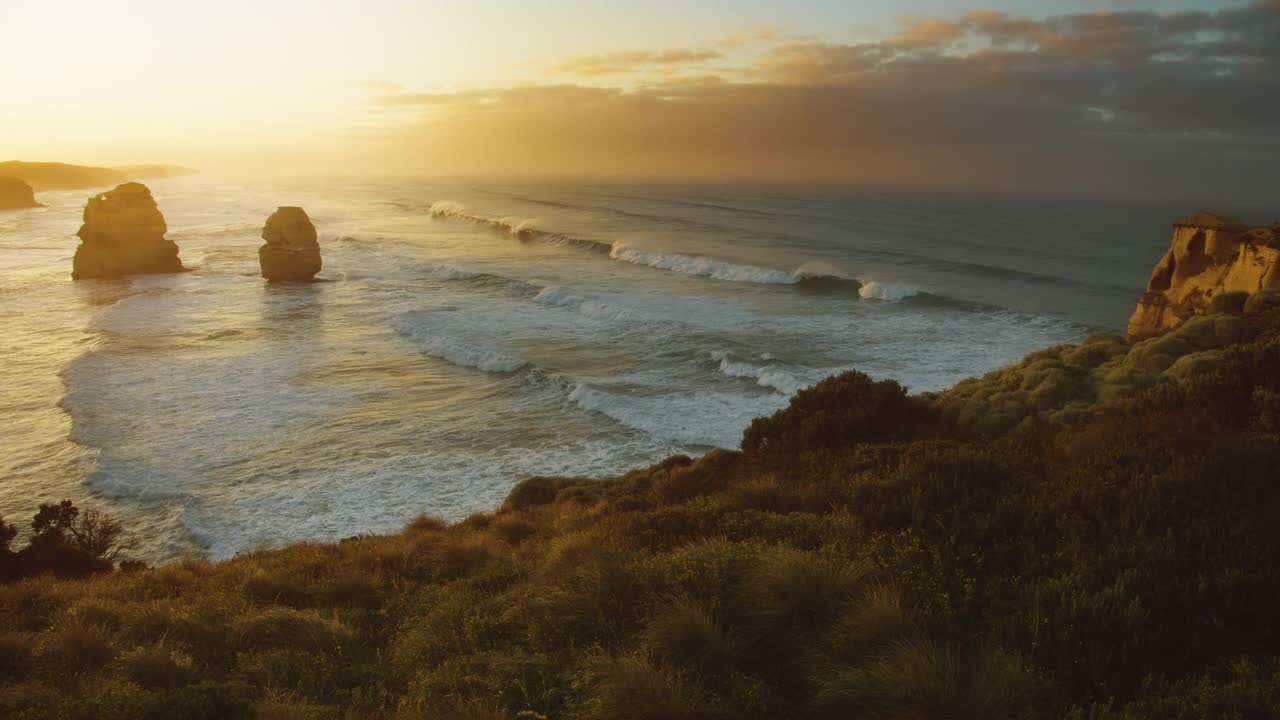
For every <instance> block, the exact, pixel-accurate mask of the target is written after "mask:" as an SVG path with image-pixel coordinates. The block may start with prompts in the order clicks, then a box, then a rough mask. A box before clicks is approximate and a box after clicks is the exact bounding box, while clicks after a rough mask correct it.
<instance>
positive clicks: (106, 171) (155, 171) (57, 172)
mask: <svg viewBox="0 0 1280 720" xmlns="http://www.w3.org/2000/svg"><path fill="white" fill-rule="evenodd" d="M194 172H195V170H192V169H190V168H183V167H178V166H177V165H126V166H122V167H116V168H105V167H92V166H89V165H68V164H67V163H58V162H23V161H20V160H8V161H5V162H0V177H12V178H18V179H19V180H22V181H24V182H26V183H27V184H28V185H30V186H31V187H32V188H33V189H35V191H36V192H44V191H46V190H80V189H84V188H96V187H106V186H108V185H118V184H120V183H123V182H128V181H130V180H147V179H152V178H163V177H176V176H178V175H186V174H190V173H194Z"/></svg>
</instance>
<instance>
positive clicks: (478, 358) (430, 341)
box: [393, 311, 525, 373]
mask: <svg viewBox="0 0 1280 720" xmlns="http://www.w3.org/2000/svg"><path fill="white" fill-rule="evenodd" d="M393 325H394V327H395V329H396V331H397V332H399V333H400V334H401V335H404V336H406V337H409V338H412V339H413V341H414V342H415V343H417V345H418V348H419V349H421V350H422V352H424V353H426V354H427V355H430V356H432V357H436V358H440V359H441V360H446V361H448V362H451V363H453V364H454V365H463V366H465V367H472V368H476V369H478V370H484V371H485V372H494V373H509V372H515V371H516V370H519V369H520V368H522V367H524V366H525V361H524V360H522V359H521V358H520V357H518V356H517V355H516V354H515V353H513V352H511V351H510V350H507V349H505V348H502V347H499V346H497V345H495V344H493V343H492V342H488V341H486V340H484V339H481V338H475V337H468V336H460V335H457V334H451V333H454V332H456V330H457V325H458V323H453V322H448V321H442V320H441V318H440V315H439V314H437V313H432V312H420V311H411V312H407V313H405V314H403V315H401V316H400V317H397V318H396V319H395V321H394V322H393Z"/></svg>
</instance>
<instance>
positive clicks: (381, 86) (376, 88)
mask: <svg viewBox="0 0 1280 720" xmlns="http://www.w3.org/2000/svg"><path fill="white" fill-rule="evenodd" d="M356 87H358V88H360V89H361V90H369V91H372V92H400V91H401V90H404V86H403V85H401V84H400V83H394V82H387V81H385V80H366V81H364V82H358V83H356Z"/></svg>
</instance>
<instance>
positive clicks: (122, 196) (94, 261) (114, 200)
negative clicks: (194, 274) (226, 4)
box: [71, 183, 186, 278]
mask: <svg viewBox="0 0 1280 720" xmlns="http://www.w3.org/2000/svg"><path fill="white" fill-rule="evenodd" d="M167 231H168V226H167V225H166V224H165V221H164V215H161V214H160V208H158V207H156V201H155V199H154V198H152V197H151V191H150V190H148V189H147V186H146V185H143V184H141V183H125V184H123V185H121V186H119V187H117V188H116V189H115V190H111V191H110V192H105V193H102V194H101V195H95V196H94V197H92V198H89V202H88V204H86V205H85V207H84V225H82V226H81V227H80V232H78V233H77V235H79V237H80V240H81V243H80V247H78V248H76V255H75V259H74V260H72V265H71V277H73V278H117V277H123V276H125V275H138V274H144V273H171V272H182V271H183V270H185V269H186V268H184V267H182V261H181V260H179V259H178V245H177V243H175V242H173V241H172V240H166V239H165V238H164V234H165V233H166V232H167Z"/></svg>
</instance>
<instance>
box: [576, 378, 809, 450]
mask: <svg viewBox="0 0 1280 720" xmlns="http://www.w3.org/2000/svg"><path fill="white" fill-rule="evenodd" d="M569 399H570V400H572V401H573V402H574V403H575V404H577V406H578V407H580V408H582V409H584V410H590V411H593V412H598V413H601V414H603V415H607V416H609V417H611V418H613V419H614V420H617V421H618V422H620V423H622V424H623V425H625V426H627V427H629V428H632V429H634V430H640V431H642V432H645V433H648V434H649V435H652V436H654V437H657V438H661V439H663V440H669V441H671V442H675V443H680V444H682V445H700V446H709V447H723V448H736V447H738V444H739V442H740V440H741V437H742V431H743V429H744V428H746V426H747V425H748V424H749V423H750V422H751V420H752V419H753V418H755V417H758V416H760V415H768V414H770V413H772V412H775V411H776V410H778V409H780V408H781V407H783V406H784V405H786V399H785V398H783V397H782V396H781V395H777V394H766V395H761V396H758V397H747V396H742V395H736V394H732V393H715V392H698V393H686V392H673V393H668V394H663V395H653V396H640V395H629V394H621V393H613V392H607V391H605V390H599V389H596V388H593V387H591V386H589V385H588V384H586V383H578V385H577V387H575V388H574V389H573V392H572V393H570V394H569Z"/></svg>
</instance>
